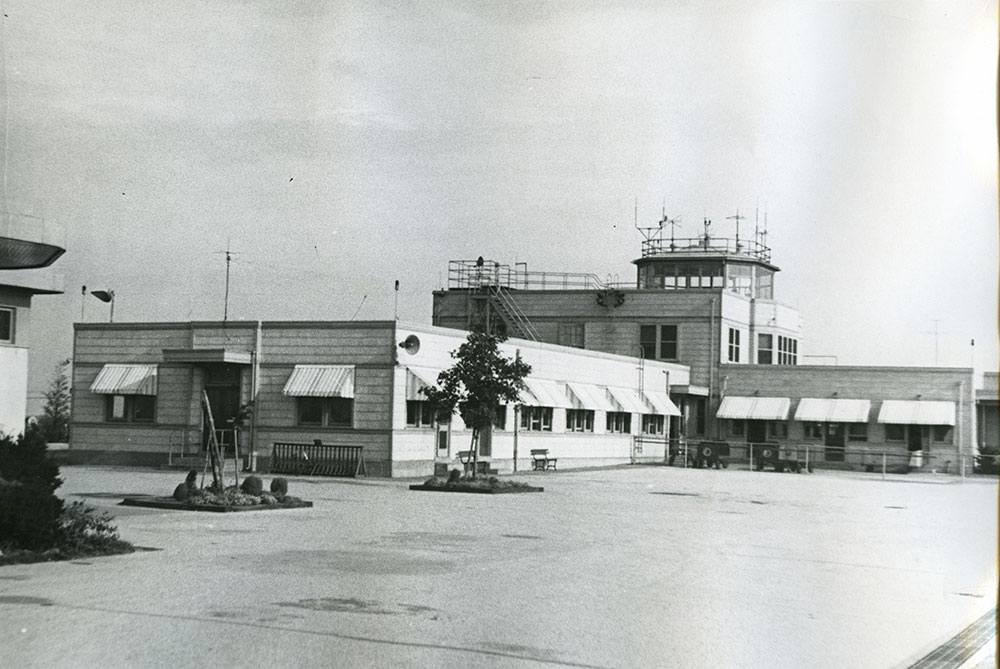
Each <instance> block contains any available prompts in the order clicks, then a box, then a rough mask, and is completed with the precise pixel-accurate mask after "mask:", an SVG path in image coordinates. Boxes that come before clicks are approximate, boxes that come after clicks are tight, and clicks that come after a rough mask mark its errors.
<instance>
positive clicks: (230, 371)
mask: <svg viewBox="0 0 1000 669" xmlns="http://www.w3.org/2000/svg"><path fill="white" fill-rule="evenodd" d="M240 378H241V369H240V367H238V366H237V365H225V364H222V365H208V366H206V368H205V393H206V394H207V395H208V403H209V405H210V406H211V407H212V419H213V420H214V421H215V438H216V439H218V441H219V447H220V448H221V449H222V450H223V453H231V452H232V450H233V442H234V438H235V435H234V433H233V421H234V419H235V418H236V416H237V415H238V414H239V411H240ZM208 429H209V427H208V420H207V419H206V420H205V422H204V426H203V430H202V448H203V449H206V450H207V449H208Z"/></svg>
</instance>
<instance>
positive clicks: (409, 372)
mask: <svg viewBox="0 0 1000 669" xmlns="http://www.w3.org/2000/svg"><path fill="white" fill-rule="evenodd" d="M440 373H441V372H440V370H437V369H431V368H430V367H410V366H409V365H407V367H406V399H408V400H426V399H427V395H424V394H423V393H422V392H420V389H421V388H436V387H437V377H438V374H440Z"/></svg>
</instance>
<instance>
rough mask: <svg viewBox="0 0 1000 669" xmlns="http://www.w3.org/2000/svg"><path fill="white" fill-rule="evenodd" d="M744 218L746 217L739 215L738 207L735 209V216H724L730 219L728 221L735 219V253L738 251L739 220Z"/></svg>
mask: <svg viewBox="0 0 1000 669" xmlns="http://www.w3.org/2000/svg"><path fill="white" fill-rule="evenodd" d="M745 218H746V216H740V210H739V208H737V209H736V215H735V216H726V219H727V220H730V221H732V220H735V221H736V252H737V253H739V252H740V221H742V220H744V219H745Z"/></svg>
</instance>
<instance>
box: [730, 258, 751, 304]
mask: <svg viewBox="0 0 1000 669" xmlns="http://www.w3.org/2000/svg"><path fill="white" fill-rule="evenodd" d="M727 270H728V275H729V283H728V286H727V287H728V288H729V290H731V291H733V292H734V293H740V294H741V295H746V296H747V297H750V286H751V284H752V283H753V268H752V267H750V266H749V265H729V266H728V267H727Z"/></svg>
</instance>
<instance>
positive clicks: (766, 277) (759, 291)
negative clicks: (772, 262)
mask: <svg viewBox="0 0 1000 669" xmlns="http://www.w3.org/2000/svg"><path fill="white" fill-rule="evenodd" d="M754 295H755V296H756V297H757V298H759V299H762V300H773V299H774V272H771V271H770V270H766V269H764V268H762V267H758V268H757V287H756V289H755V290H754Z"/></svg>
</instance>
